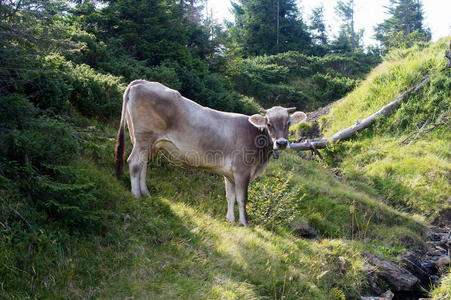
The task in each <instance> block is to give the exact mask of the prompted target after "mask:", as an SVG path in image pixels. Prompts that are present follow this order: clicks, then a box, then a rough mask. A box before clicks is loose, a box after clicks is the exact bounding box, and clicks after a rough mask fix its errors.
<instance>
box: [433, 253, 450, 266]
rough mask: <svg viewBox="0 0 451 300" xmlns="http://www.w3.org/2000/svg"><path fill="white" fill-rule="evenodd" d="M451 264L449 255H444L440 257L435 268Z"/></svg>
mask: <svg viewBox="0 0 451 300" xmlns="http://www.w3.org/2000/svg"><path fill="white" fill-rule="evenodd" d="M449 263H451V260H450V259H449V257H448V255H444V256H442V257H440V258H439V259H437V261H436V262H435V266H436V267H437V268H440V267H442V266H446V265H449Z"/></svg>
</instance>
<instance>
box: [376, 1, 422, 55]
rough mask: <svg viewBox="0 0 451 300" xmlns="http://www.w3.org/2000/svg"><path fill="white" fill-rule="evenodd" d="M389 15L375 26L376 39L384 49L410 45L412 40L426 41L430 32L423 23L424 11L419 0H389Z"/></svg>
mask: <svg viewBox="0 0 451 300" xmlns="http://www.w3.org/2000/svg"><path fill="white" fill-rule="evenodd" d="M387 12H388V14H389V15H390V17H389V18H387V19H386V20H384V22H382V23H381V24H378V25H377V26H376V27H375V31H376V39H377V40H379V41H380V42H381V43H382V45H383V46H384V47H385V48H386V49H390V48H398V47H411V46H412V43H414V42H419V41H422V42H427V41H429V40H430V39H431V32H430V30H429V29H428V28H426V27H425V26H424V25H423V19H424V16H423V15H424V12H423V8H422V3H421V1H414V0H390V5H389V6H388V8H387Z"/></svg>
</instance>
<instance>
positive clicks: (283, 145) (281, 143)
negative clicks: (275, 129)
mask: <svg viewBox="0 0 451 300" xmlns="http://www.w3.org/2000/svg"><path fill="white" fill-rule="evenodd" d="M276 145H277V147H278V148H282V149H283V148H286V147H287V145H288V141H287V140H286V139H278V140H277V141H276Z"/></svg>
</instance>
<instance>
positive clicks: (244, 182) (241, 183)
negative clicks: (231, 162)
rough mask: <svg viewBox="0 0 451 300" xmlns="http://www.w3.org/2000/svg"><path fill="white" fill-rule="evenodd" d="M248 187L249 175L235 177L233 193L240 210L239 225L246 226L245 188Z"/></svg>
mask: <svg viewBox="0 0 451 300" xmlns="http://www.w3.org/2000/svg"><path fill="white" fill-rule="evenodd" d="M248 187H249V177H244V176H243V177H239V178H236V179H235V195H236V201H237V202H238V208H239V212H240V225H242V226H247V212H246V204H247V189H248Z"/></svg>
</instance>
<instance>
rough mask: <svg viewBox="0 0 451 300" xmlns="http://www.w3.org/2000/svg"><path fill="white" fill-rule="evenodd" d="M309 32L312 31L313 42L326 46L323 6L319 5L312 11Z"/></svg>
mask: <svg viewBox="0 0 451 300" xmlns="http://www.w3.org/2000/svg"><path fill="white" fill-rule="evenodd" d="M310 30H311V31H312V33H313V34H312V39H313V42H314V43H315V44H317V45H321V46H326V45H327V40H328V37H327V30H326V24H325V22H324V6H323V5H320V6H318V7H315V8H313V9H312V16H311V17H310Z"/></svg>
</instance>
